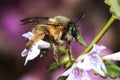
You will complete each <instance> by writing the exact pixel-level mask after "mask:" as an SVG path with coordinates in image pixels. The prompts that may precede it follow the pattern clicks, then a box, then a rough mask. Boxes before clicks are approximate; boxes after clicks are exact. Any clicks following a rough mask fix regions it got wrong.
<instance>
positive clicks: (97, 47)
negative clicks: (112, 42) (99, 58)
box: [89, 44, 106, 53]
mask: <svg viewBox="0 0 120 80" xmlns="http://www.w3.org/2000/svg"><path fill="white" fill-rule="evenodd" d="M104 49H106V47H105V46H103V45H101V46H99V45H96V44H94V45H93V48H92V50H91V51H90V52H89V53H91V52H96V53H100V51H102V50H104Z"/></svg>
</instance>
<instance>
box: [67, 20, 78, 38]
mask: <svg viewBox="0 0 120 80" xmlns="http://www.w3.org/2000/svg"><path fill="white" fill-rule="evenodd" d="M68 27H69V33H70V35H72V36H73V37H76V36H77V29H76V25H75V24H74V23H72V22H70V23H69V24H68Z"/></svg>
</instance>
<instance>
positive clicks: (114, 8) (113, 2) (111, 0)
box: [105, 0, 120, 20]
mask: <svg viewBox="0 0 120 80" xmlns="http://www.w3.org/2000/svg"><path fill="white" fill-rule="evenodd" d="M105 3H106V4H107V5H108V6H110V12H111V13H112V14H113V15H114V16H115V17H116V18H117V19H119V20H120V3H119V0H105Z"/></svg>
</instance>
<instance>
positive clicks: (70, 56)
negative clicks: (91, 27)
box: [66, 41, 74, 62]
mask: <svg viewBox="0 0 120 80" xmlns="http://www.w3.org/2000/svg"><path fill="white" fill-rule="evenodd" d="M66 48H67V50H68V55H69V59H70V62H73V61H74V58H73V56H72V51H71V41H68V42H66Z"/></svg>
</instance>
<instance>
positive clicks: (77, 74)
mask: <svg viewBox="0 0 120 80" xmlns="http://www.w3.org/2000/svg"><path fill="white" fill-rule="evenodd" d="M61 76H68V77H67V79H66V80H91V78H90V77H89V75H88V73H87V72H86V71H85V70H84V69H81V68H80V65H79V63H75V64H73V65H72V67H71V68H70V69H68V70H67V71H65V72H64V73H63V74H62V75H61Z"/></svg>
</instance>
